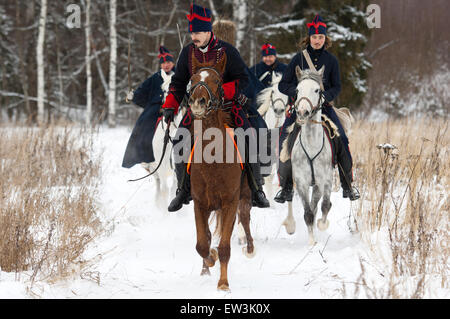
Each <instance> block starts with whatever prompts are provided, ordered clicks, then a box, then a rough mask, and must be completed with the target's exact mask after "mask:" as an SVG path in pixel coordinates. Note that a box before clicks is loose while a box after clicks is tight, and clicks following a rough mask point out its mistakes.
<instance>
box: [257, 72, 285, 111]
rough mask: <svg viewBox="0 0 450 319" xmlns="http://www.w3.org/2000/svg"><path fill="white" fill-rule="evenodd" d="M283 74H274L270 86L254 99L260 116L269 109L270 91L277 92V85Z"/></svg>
mask: <svg viewBox="0 0 450 319" xmlns="http://www.w3.org/2000/svg"><path fill="white" fill-rule="evenodd" d="M282 77H283V74H281V73H278V72H274V73H273V75H272V85H271V86H270V87H268V88H265V89H263V90H261V92H259V94H258V96H257V97H256V103H257V105H259V107H258V113H259V114H260V115H261V116H264V115H265V114H266V113H267V111H268V110H269V108H270V95H271V94H272V91H275V90H278V83H280V81H281V78H282Z"/></svg>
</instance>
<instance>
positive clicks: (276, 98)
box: [256, 72, 288, 128]
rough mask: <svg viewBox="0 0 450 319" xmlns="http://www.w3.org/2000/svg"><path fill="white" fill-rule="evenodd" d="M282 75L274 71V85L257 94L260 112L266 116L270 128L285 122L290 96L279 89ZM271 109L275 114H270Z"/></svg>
mask: <svg viewBox="0 0 450 319" xmlns="http://www.w3.org/2000/svg"><path fill="white" fill-rule="evenodd" d="M282 77H283V75H282V74H280V73H277V72H274V73H273V75H272V85H271V86H270V87H268V88H265V89H263V90H262V91H261V92H259V93H258V95H257V100H256V103H257V104H258V112H259V114H261V116H264V117H265V120H266V122H267V125H268V126H269V127H270V128H272V127H277V126H278V124H280V125H281V124H282V123H283V120H284V112H285V111H286V106H287V104H288V96H287V95H285V94H283V93H281V92H280V90H278V83H280V81H281V78H282ZM269 110H272V111H273V115H270V112H269ZM268 112H269V114H268ZM272 122H273V123H272ZM280 122H281V123H280Z"/></svg>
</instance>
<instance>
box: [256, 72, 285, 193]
mask: <svg viewBox="0 0 450 319" xmlns="http://www.w3.org/2000/svg"><path fill="white" fill-rule="evenodd" d="M282 77H283V75H282V74H281V73H277V72H274V73H273V75H272V85H271V86H270V87H268V88H266V89H264V90H262V91H261V92H259V93H258V96H257V97H256V103H257V105H258V112H259V114H261V116H262V117H263V118H264V120H265V121H266V124H267V127H268V128H269V129H270V131H271V138H274V139H275V140H274V141H275V142H276V144H274V148H271V151H272V152H274V153H275V154H276V155H277V158H278V154H279V145H278V133H279V131H278V129H279V128H280V127H281V126H282V125H283V123H284V120H285V117H286V107H287V104H288V96H287V95H286V94H283V93H281V92H280V90H278V83H280V81H281V78H282ZM275 162H276V163H277V162H278V161H275ZM276 171H277V167H276V165H274V166H273V167H272V171H271V174H270V175H269V176H267V177H266V178H265V185H266V188H267V194H268V197H269V198H272V197H273V196H272V195H273V187H272V186H273V179H274V176H275V175H276Z"/></svg>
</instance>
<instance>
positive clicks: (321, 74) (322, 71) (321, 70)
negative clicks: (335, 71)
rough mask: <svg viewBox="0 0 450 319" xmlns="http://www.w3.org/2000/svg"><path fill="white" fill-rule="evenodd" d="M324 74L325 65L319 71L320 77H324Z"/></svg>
mask: <svg viewBox="0 0 450 319" xmlns="http://www.w3.org/2000/svg"><path fill="white" fill-rule="evenodd" d="M324 72H325V65H324V66H322V67H321V68H320V70H319V75H320V76H321V77H323V74H324Z"/></svg>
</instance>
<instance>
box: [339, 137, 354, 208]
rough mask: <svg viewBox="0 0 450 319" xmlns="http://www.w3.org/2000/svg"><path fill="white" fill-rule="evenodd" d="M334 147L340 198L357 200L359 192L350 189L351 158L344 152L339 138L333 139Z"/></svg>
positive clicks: (352, 188)
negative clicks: (340, 188)
mask: <svg viewBox="0 0 450 319" xmlns="http://www.w3.org/2000/svg"><path fill="white" fill-rule="evenodd" d="M334 140H335V145H336V155H337V162H338V170H339V179H340V181H341V186H342V196H343V197H344V198H349V199H350V200H352V201H353V200H357V199H359V197H360V195H359V191H358V189H356V187H352V182H353V174H352V165H353V163H352V158H351V157H350V155H349V153H348V152H347V151H346V150H345V147H346V146H345V145H344V144H343V143H342V141H341V138H340V137H336V138H334Z"/></svg>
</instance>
